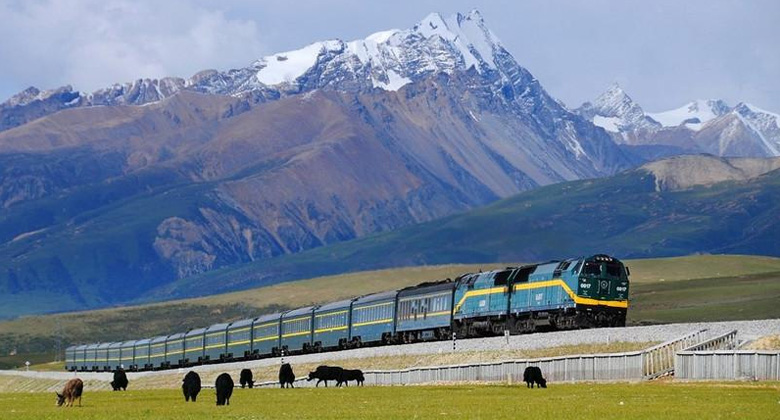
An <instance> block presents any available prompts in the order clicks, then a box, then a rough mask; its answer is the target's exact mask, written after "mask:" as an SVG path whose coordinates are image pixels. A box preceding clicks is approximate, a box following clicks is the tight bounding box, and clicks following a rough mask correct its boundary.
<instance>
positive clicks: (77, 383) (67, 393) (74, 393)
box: [55, 378, 84, 407]
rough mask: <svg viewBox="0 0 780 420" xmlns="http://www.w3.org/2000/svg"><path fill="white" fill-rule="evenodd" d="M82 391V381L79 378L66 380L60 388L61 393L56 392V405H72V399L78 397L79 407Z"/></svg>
mask: <svg viewBox="0 0 780 420" xmlns="http://www.w3.org/2000/svg"><path fill="white" fill-rule="evenodd" d="M83 392H84V382H82V381H81V379H79V378H73V379H71V380H69V381H68V382H65V388H63V389H62V394H60V393H59V392H55V394H57V407H60V406H62V404H63V403H64V404H65V407H73V401H75V400H76V398H78V399H79V407H81V394H82V393H83Z"/></svg>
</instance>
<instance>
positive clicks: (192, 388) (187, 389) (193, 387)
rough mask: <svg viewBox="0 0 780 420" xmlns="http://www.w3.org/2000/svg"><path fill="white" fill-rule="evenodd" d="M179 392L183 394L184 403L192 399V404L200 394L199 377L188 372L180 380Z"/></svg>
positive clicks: (194, 373)
mask: <svg viewBox="0 0 780 420" xmlns="http://www.w3.org/2000/svg"><path fill="white" fill-rule="evenodd" d="M181 390H182V392H184V401H189V400H190V399H192V402H195V400H197V399H198V393H199V392H200V375H198V374H197V373H196V372H193V371H189V372H188V373H187V374H186V375H184V379H182V384H181Z"/></svg>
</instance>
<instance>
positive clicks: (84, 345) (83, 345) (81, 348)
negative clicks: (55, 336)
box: [76, 344, 89, 350]
mask: <svg viewBox="0 0 780 420" xmlns="http://www.w3.org/2000/svg"><path fill="white" fill-rule="evenodd" d="M88 345H89V344H82V345H80V346H76V350H85V349H86V348H87V346H88Z"/></svg>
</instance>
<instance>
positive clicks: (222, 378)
mask: <svg viewBox="0 0 780 420" xmlns="http://www.w3.org/2000/svg"><path fill="white" fill-rule="evenodd" d="M233 386H234V384H233V378H231V377H230V375H229V374H227V373H222V374H220V375H219V376H217V382H216V383H215V384H214V388H216V389H217V405H230V396H231V395H233Z"/></svg>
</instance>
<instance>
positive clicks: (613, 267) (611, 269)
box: [606, 262, 620, 277]
mask: <svg viewBox="0 0 780 420" xmlns="http://www.w3.org/2000/svg"><path fill="white" fill-rule="evenodd" d="M606 266H607V274H609V275H610V276H612V277H620V264H616V263H612V262H608V263H606Z"/></svg>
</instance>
